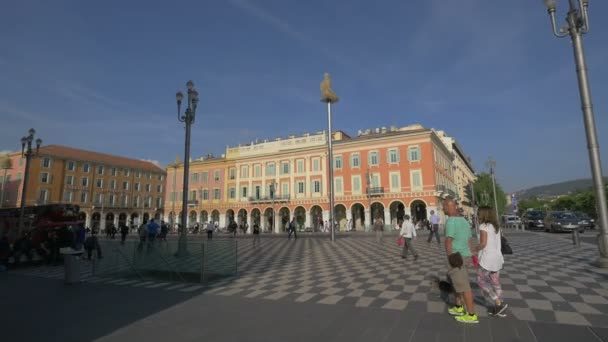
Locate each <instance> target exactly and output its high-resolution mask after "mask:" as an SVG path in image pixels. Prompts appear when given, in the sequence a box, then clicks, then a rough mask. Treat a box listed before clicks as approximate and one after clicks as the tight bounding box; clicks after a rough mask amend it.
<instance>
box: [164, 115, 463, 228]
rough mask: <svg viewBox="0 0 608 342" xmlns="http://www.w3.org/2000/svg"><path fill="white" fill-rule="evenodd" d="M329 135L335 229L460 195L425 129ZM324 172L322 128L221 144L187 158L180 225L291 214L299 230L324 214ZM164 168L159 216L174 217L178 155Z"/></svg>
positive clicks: (317, 224) (447, 153)
mask: <svg viewBox="0 0 608 342" xmlns="http://www.w3.org/2000/svg"><path fill="white" fill-rule="evenodd" d="M333 139H334V151H333V152H334V160H333V163H334V193H335V196H334V198H335V221H336V222H337V224H338V225H339V227H340V230H351V229H352V230H357V231H361V230H369V229H370V227H371V224H372V220H373V219H374V218H376V217H381V218H383V219H384V222H385V224H386V225H391V226H393V227H394V226H395V225H396V221H397V220H398V219H399V218H401V217H403V216H404V215H405V214H408V215H410V216H411V217H412V218H414V219H415V220H420V219H424V218H427V217H428V216H429V215H430V211H431V210H435V211H436V212H438V213H439V214H442V209H441V200H442V199H444V198H446V196H451V197H453V198H456V199H457V200H459V199H460V196H459V194H458V186H457V185H456V183H455V176H454V170H455V168H454V167H453V163H454V160H455V158H456V157H455V156H454V153H453V151H451V149H450V148H448V146H446V145H445V142H444V140H445V139H443V140H442V136H439V135H438V134H437V132H436V131H434V130H432V129H426V128H424V127H422V126H420V125H413V126H408V127H403V128H395V127H392V128H390V129H385V128H382V129H375V130H373V131H372V130H368V131H365V132H359V134H358V136H356V137H350V136H348V135H346V134H345V133H343V132H334V137H333ZM328 174H329V173H328V165H327V134H326V133H325V132H317V133H316V134H305V135H303V136H298V137H296V136H289V137H287V138H277V139H275V140H271V141H269V140H264V141H263V142H253V143H251V144H248V145H244V146H237V147H228V148H227V150H226V153H225V154H224V155H222V156H221V157H211V156H208V157H207V158H201V159H199V160H193V161H192V162H191V164H190V181H189V186H190V191H189V192H190V193H189V202H188V208H187V210H188V222H187V225H188V226H192V225H193V224H195V223H204V222H209V221H213V222H217V223H218V224H219V226H220V227H225V226H227V225H228V224H229V222H231V221H232V220H235V221H237V223H238V224H241V223H245V222H246V223H247V224H248V225H249V227H253V225H254V224H258V225H259V226H260V227H261V228H262V230H264V231H272V232H281V231H284V230H285V226H286V224H287V222H288V221H290V220H291V218H293V217H295V218H296V221H297V223H298V227H299V228H300V229H311V230H319V229H320V228H321V224H322V222H326V221H327V220H328V219H329V192H328V190H329V187H328V178H329V177H328ZM167 175H168V180H167V189H168V190H167V200H166V208H167V211H168V212H169V216H168V220H170V221H171V222H180V221H179V217H180V212H181V210H182V201H181V193H180V192H179V191H181V188H182V181H181V180H182V177H183V164H181V163H176V164H174V165H172V167H169V168H168V169H167ZM172 177H173V179H172ZM166 219H167V218H166ZM273 222H277V223H278V224H274V223H273ZM250 230H251V229H250Z"/></svg>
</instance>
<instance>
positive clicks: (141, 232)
mask: <svg viewBox="0 0 608 342" xmlns="http://www.w3.org/2000/svg"><path fill="white" fill-rule="evenodd" d="M137 235H138V236H139V244H138V245H137V251H138V252H141V251H142V249H143V248H144V245H145V244H146V238H147V236H148V223H147V222H146V221H143V223H142V224H141V226H139V228H138V229H137Z"/></svg>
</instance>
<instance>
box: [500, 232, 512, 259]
mask: <svg viewBox="0 0 608 342" xmlns="http://www.w3.org/2000/svg"><path fill="white" fill-rule="evenodd" d="M500 252H501V253H502V254H503V255H506V254H513V249H511V245H509V242H508V241H507V238H506V237H504V236H502V235H501V236H500Z"/></svg>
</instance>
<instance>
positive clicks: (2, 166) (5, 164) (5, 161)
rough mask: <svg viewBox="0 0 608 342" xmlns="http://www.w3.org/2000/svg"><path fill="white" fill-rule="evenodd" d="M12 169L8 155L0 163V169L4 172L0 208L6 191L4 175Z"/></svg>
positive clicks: (11, 162) (11, 161)
mask: <svg viewBox="0 0 608 342" xmlns="http://www.w3.org/2000/svg"><path fill="white" fill-rule="evenodd" d="M12 168H13V160H12V159H11V156H9V155H8V154H7V155H6V156H4V158H3V159H2V160H1V161H0V169H3V170H4V175H3V177H2V193H0V208H2V207H3V206H4V193H5V189H6V173H7V172H8V170H10V169H12Z"/></svg>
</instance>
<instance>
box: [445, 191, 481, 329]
mask: <svg viewBox="0 0 608 342" xmlns="http://www.w3.org/2000/svg"><path fill="white" fill-rule="evenodd" d="M443 211H444V212H445V213H446V214H447V215H448V216H449V217H448V219H447V220H446V223H445V252H446V255H448V257H449V256H451V255H452V254H454V253H456V252H458V253H460V255H461V256H462V258H463V260H464V264H463V266H462V267H459V268H451V269H450V272H451V273H450V274H449V276H450V279H451V280H452V283H453V284H454V282H455V281H461V280H462V279H466V280H467V281H466V283H467V284H469V283H468V271H467V265H468V264H470V259H471V226H470V225H469V222H468V221H467V220H465V219H464V218H463V217H462V216H460V211H459V210H458V207H457V206H456V202H455V201H454V200H453V199H447V200H445V201H444V202H443ZM448 261H449V260H448ZM463 302H464V303H463ZM463 304H464V305H465V306H466V311H465V308H464V307H463ZM448 312H449V313H450V315H452V316H455V319H456V320H457V321H458V322H461V323H478V322H479V318H478V317H477V314H476V313H475V303H474V302H473V291H471V287H470V285H469V286H468V288H467V287H466V286H464V288H463V291H462V295H460V296H456V305H455V306H453V307H451V308H450V309H449V310H448Z"/></svg>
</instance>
